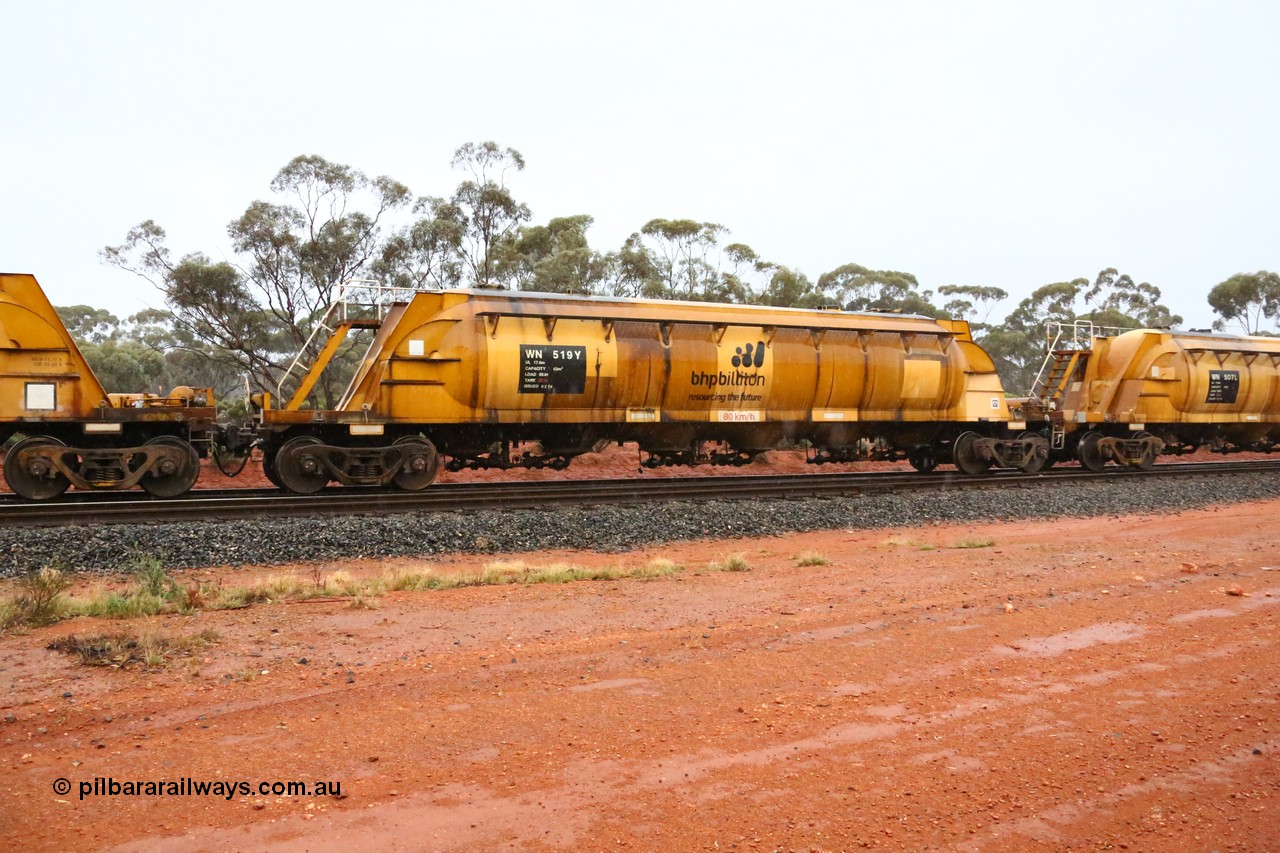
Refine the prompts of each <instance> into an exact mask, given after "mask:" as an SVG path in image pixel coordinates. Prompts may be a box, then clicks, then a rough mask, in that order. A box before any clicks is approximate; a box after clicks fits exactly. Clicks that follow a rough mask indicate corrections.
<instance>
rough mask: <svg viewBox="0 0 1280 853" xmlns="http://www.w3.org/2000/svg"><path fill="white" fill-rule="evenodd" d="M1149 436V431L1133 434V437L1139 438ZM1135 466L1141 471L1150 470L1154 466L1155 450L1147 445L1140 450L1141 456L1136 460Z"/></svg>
mask: <svg viewBox="0 0 1280 853" xmlns="http://www.w3.org/2000/svg"><path fill="white" fill-rule="evenodd" d="M1151 437H1152V435H1151V433H1149V432H1140V433H1138V434H1137V435H1135V436H1134V438H1141V439H1146V438H1151ZM1137 466H1138V467H1139V468H1141V469H1142V470H1143V471H1150V470H1151V469H1152V468H1154V467H1156V452H1155V448H1154V447H1152V446H1151V445H1148V446H1147V447H1146V449H1145V450H1143V451H1142V458H1141V459H1139V460H1138V463H1137Z"/></svg>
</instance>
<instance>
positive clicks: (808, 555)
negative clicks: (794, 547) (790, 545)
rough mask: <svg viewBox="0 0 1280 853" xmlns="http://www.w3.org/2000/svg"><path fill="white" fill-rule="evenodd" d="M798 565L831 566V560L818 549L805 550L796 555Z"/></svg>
mask: <svg viewBox="0 0 1280 853" xmlns="http://www.w3.org/2000/svg"><path fill="white" fill-rule="evenodd" d="M796 565H797V566H829V565H831V561H830V560H828V559H827V558H826V557H824V556H822V555H821V554H819V553H818V552H817V551H805V552H804V553H803V554H799V555H798V556H797V557H796Z"/></svg>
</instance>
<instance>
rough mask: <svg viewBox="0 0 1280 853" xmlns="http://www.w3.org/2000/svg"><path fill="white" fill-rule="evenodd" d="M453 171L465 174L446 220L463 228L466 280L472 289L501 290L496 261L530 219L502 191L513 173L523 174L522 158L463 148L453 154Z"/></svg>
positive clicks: (483, 147)
mask: <svg viewBox="0 0 1280 853" xmlns="http://www.w3.org/2000/svg"><path fill="white" fill-rule="evenodd" d="M452 164H453V167H454V168H455V169H462V170H465V171H466V172H468V173H470V175H471V177H470V178H468V179H467V180H464V181H463V182H462V183H461V184H459V185H458V188H457V189H456V190H455V191H454V193H453V198H452V209H451V215H453V216H454V217H455V218H456V222H457V223H458V224H459V225H460V226H461V227H462V235H463V241H464V243H465V246H464V250H463V252H462V259H463V263H464V266H465V268H466V274H467V278H468V279H469V282H470V283H471V284H474V285H476V286H477V287H494V286H499V285H501V284H503V281H502V278H501V275H500V270H499V256H500V255H501V253H502V251H503V249H504V244H506V243H507V242H508V241H511V240H513V239H515V237H516V233H517V230H518V229H519V227H520V226H521V225H522V224H524V223H525V222H528V221H529V219H530V218H531V216H532V214H531V213H530V210H529V206H528V205H526V204H523V203H521V202H518V201H516V200H515V197H514V196H513V195H512V194H511V190H510V188H509V187H508V186H507V178H508V176H509V175H510V174H511V173H513V172H520V171H523V170H524V157H523V156H521V154H520V152H519V151H517V150H515V149H514V148H502V147H500V146H499V145H498V143H496V142H468V143H466V144H465V145H463V146H462V147H460V148H459V149H458V150H457V151H455V152H454V154H453V161H452Z"/></svg>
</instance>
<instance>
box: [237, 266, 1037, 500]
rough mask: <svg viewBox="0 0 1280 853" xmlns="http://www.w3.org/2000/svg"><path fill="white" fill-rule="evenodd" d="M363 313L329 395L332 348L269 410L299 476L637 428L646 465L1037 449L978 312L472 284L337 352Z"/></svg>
mask: <svg viewBox="0 0 1280 853" xmlns="http://www.w3.org/2000/svg"><path fill="white" fill-rule="evenodd" d="M348 316H354V315H350V314H349V315H348ZM358 326H373V327H375V328H376V333H375V335H374V337H373V341H372V343H371V344H370V347H369V350H368V352H367V354H366V356H365V358H364V360H363V362H362V363H361V364H360V366H359V368H358V370H357V372H356V374H355V377H354V379H353V380H352V382H351V384H350V387H349V388H348V390H347V392H346V393H345V395H344V396H343V398H342V400H341V402H340V403H339V404H338V405H337V406H336V407H335V408H334V409H332V410H309V409H305V408H304V407H303V406H304V401H305V399H306V398H307V395H308V393H309V391H310V390H311V388H313V387H314V384H315V382H316V381H317V379H318V377H319V375H320V373H321V372H322V371H323V370H324V368H325V366H326V364H325V358H326V357H327V355H326V356H322V358H321V359H320V360H318V361H317V362H316V364H314V365H312V366H311V369H310V371H309V372H308V374H307V375H306V376H305V377H304V379H303V380H302V382H301V384H300V386H299V388H298V390H297V392H296V393H295V394H294V395H293V398H292V400H291V401H290V402H289V403H288V404H287V405H286V406H285V407H284V408H282V409H270V408H268V409H267V410H265V411H264V412H263V414H262V419H263V426H264V430H265V432H266V435H267V438H266V442H265V449H266V459H267V462H268V467H269V469H271V473H272V476H273V477H275V478H276V479H278V480H279V481H281V482H282V483H283V484H284V485H285V486H287V487H288V488H290V489H293V490H295V491H300V492H308V491H314V490H316V489H319V488H321V487H323V486H324V485H325V484H326V483H328V482H329V481H331V480H337V481H339V482H343V483H361V482H389V481H394V482H396V483H398V484H400V485H401V486H402V487H404V488H421V487H423V486H425V485H426V483H428V482H430V478H431V477H432V476H434V473H435V465H436V464H437V463H436V454H437V452H438V453H440V454H443V455H444V456H445V457H447V458H448V464H449V465H450V466H451V467H453V468H462V467H507V466H510V465H517V464H519V465H526V466H531V467H532V466H542V465H549V466H551V467H562V466H563V465H565V464H568V460H569V459H571V458H572V457H573V456H576V455H578V454H580V453H583V452H586V451H588V450H590V449H591V448H592V447H593V446H595V445H597V444H598V443H599V442H601V441H635V442H637V443H638V444H639V445H640V447H641V449H642V451H643V452H644V453H645V454H647V456H646V457H645V459H644V464H646V465H650V466H656V465H672V464H696V463H699V462H712V463H720V464H743V463H745V462H748V461H750V460H751V459H752V458H754V457H755V456H756V455H757V454H759V453H760V452H762V451H764V450H768V449H770V448H773V447H777V446H779V445H780V444H783V443H786V442H801V441H803V442H807V443H808V445H810V446H812V447H813V449H814V450H813V458H814V459H815V461H846V460H854V459H869V458H887V459H897V458H909V459H910V460H911V461H912V462H913V463H914V464H916V466H917V467H918V468H921V469H924V470H928V469H931V468H932V467H933V466H934V465H936V464H937V463H938V462H939V461H952V458H953V457H955V456H957V455H958V456H959V460H958V461H959V462H960V463H964V464H966V465H967V467H969V468H973V469H975V470H977V469H985V468H986V467H989V466H990V465H991V464H993V463H996V464H1009V463H1012V464H1014V465H1016V466H1029V465H1033V464H1034V460H1033V458H1032V457H1033V456H1034V455H1035V451H1036V450H1037V446H1036V445H1035V441H1024V442H1021V443H1019V442H1018V441H1017V440H1011V439H1010V438H1009V436H1007V435H1005V432H1006V428H1007V423H1008V420H1009V411H1008V407H1007V405H1006V403H1005V398H1004V393H1003V391H1002V388H1001V385H1000V381H999V379H998V377H997V376H996V374H995V369H994V366H993V364H992V362H991V359H990V358H989V357H988V356H987V355H986V353H985V352H983V351H982V349H981V348H980V347H978V346H977V345H975V344H974V343H973V341H972V340H971V339H970V337H969V330H968V325H967V324H965V323H963V322H952V321H945V320H932V319H929V318H925V317H914V316H899V315H877V314H853V313H846V312H841V311H809V310H801V309H790V308H767V307H758V306H742V305H718V304H708V303H693V302H668V301H652V300H627V299H609V298H586V297H574V296H561V295H552V294H533V293H511V292H503V291H488V290H483V291H481V290H476V291H468V290H460V291H444V292H423V293H418V294H416V295H414V296H413V298H412V299H410V300H408V301H406V302H401V303H397V304H396V305H394V306H393V307H392V308H391V309H390V310H389V311H388V312H387V314H386V316H385V318H384V319H383V320H382V321H381V322H379V323H373V322H371V321H369V320H348V321H345V322H343V323H339V324H338V325H337V326H336V332H335V335H334V337H333V338H331V340H330V342H329V345H328V346H326V347H325V350H324V352H325V353H326V354H331V353H332V352H334V351H336V349H337V346H338V342H340V341H341V339H342V337H343V336H344V335H345V334H346V332H347V331H348V329H350V328H354V327H358ZM397 448H398V449H397ZM1044 455H1046V454H1045V453H1043V452H1042V453H1041V454H1040V456H1041V457H1043V456H1044Z"/></svg>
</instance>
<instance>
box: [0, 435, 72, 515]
mask: <svg viewBox="0 0 1280 853" xmlns="http://www.w3.org/2000/svg"><path fill="white" fill-rule="evenodd" d="M40 447H66V445H65V444H63V443H62V442H61V441H58V439H56V438H52V437H50V436H47V435H35V436H31V437H30V438H24V439H23V440H22V441H19V442H18V443H17V444H15V445H14V446H13V447H11V448H9V453H8V454H7V455H6V456H5V457H4V478H5V480H6V481H7V482H8V483H9V488H11V489H13V491H14V493H15V494H18V495H21V496H22V497H24V498H26V499H27V500H29V501H43V500H48V499H49V498H56V497H57V496H58V495H60V494H62V493H63V492H65V491H66V490H67V489H69V488H70V487H71V481H70V480H68V479H67V478H66V477H64V476H63V475H62V474H61V473H59V471H58V469H57V468H55V467H53V465H52V464H51V463H50V462H49V460H47V459H41V458H39V457H38V456H36V455H35V454H34V453H31V452H30V451H32V450H33V449H35V448H40Z"/></svg>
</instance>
